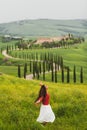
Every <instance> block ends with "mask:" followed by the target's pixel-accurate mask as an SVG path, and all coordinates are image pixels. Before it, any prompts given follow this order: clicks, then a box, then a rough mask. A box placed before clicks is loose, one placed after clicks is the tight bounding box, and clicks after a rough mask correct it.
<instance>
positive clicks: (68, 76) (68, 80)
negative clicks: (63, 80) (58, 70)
mask: <svg viewBox="0 0 87 130" xmlns="http://www.w3.org/2000/svg"><path fill="white" fill-rule="evenodd" d="M69 82H70V73H69V67H67V83H69Z"/></svg>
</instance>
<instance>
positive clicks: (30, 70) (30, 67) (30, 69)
mask: <svg viewBox="0 0 87 130" xmlns="http://www.w3.org/2000/svg"><path fill="white" fill-rule="evenodd" d="M30 73H31V61H30Z"/></svg>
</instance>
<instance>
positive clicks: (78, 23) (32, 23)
mask: <svg viewBox="0 0 87 130" xmlns="http://www.w3.org/2000/svg"><path fill="white" fill-rule="evenodd" d="M67 33H72V34H74V35H80V36H84V37H87V20H52V19H37V20H21V21H15V22H10V23H3V24H0V35H7V34H9V35H14V36H22V37H50V36H61V35H66V34H67Z"/></svg>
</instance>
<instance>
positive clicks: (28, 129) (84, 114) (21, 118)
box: [0, 74, 87, 130]
mask: <svg viewBox="0 0 87 130" xmlns="http://www.w3.org/2000/svg"><path fill="white" fill-rule="evenodd" d="M39 83H40V81H36V80H31V81H26V80H24V79H19V78H15V77H12V76H7V75H4V74H3V75H0V130H86V129H87V85H81V84H61V83H57V84H55V83H49V82H43V83H44V84H46V85H48V91H49V93H50V96H51V100H50V104H51V106H52V109H53V111H54V113H55V116H56V119H55V121H54V123H52V124H51V123H48V124H47V125H46V126H45V127H44V128H43V127H42V126H41V125H40V124H39V123H38V122H36V119H37V117H38V114H39V109H40V105H38V106H35V105H34V100H35V99H36V97H37V95H38V91H39Z"/></svg>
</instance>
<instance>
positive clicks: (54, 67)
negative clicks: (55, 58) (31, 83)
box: [18, 61, 83, 83]
mask: <svg viewBox="0 0 87 130" xmlns="http://www.w3.org/2000/svg"><path fill="white" fill-rule="evenodd" d="M47 65H48V66H47ZM29 67H30V72H31V73H33V78H37V79H40V75H41V74H42V75H43V80H44V81H45V80H46V73H48V72H50V73H51V81H52V82H55V83H57V82H58V74H57V73H58V64H57V63H56V62H55V63H54V62H52V61H51V62H50V63H49V64H46V62H45V61H42V62H37V61H32V62H30V64H29ZM60 68H61V69H60V70H59V71H61V82H62V83H64V81H65V76H64V72H65V71H66V82H67V83H70V69H69V67H66V68H64V67H62V66H60ZM47 71H48V72H47ZM26 75H27V63H25V64H24V78H25V79H26ZM18 77H21V66H20V65H18ZM73 82H74V83H76V82H77V75H76V66H75V65H74V69H73ZM80 83H83V68H82V67H81V69H80Z"/></svg>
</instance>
